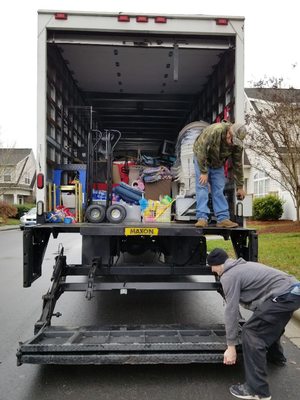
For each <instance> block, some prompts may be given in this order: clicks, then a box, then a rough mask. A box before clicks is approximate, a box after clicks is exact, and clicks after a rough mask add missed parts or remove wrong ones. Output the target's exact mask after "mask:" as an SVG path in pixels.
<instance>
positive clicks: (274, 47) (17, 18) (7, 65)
mask: <svg viewBox="0 0 300 400" xmlns="http://www.w3.org/2000/svg"><path fill="white" fill-rule="evenodd" d="M296 5H297V1H295V0H285V1H284V2H274V1H269V0H264V1H263V0H244V1H242V0H227V1H224V0H211V1H206V2H203V1H196V0H178V1H175V0H152V1H148V2H147V3H146V2H145V1H143V2H142V1H141V0H138V1H137V0H123V1H122V0H30V1H24V0H17V1H16V0H10V1H4V2H2V4H1V24H0V62H1V63H0V143H2V144H3V145H5V146H16V147H27V148H33V149H34V150H35V146H36V48H37V10H38V9H48V10H78V11H96V12H101V11H105V12H109V11H112V12H120V11H122V12H126V11H127V12H130V11H133V12H140V13H158V14H206V15H233V16H244V17H245V18H246V21H245V86H246V87H247V86H251V83H252V82H255V81H258V80H259V79H262V78H264V77H277V78H280V77H283V78H284V80H285V82H286V85H288V86H293V87H295V88H297V89H300V50H299V49H300V46H299V39H300V34H299V16H298V10H296Z"/></svg>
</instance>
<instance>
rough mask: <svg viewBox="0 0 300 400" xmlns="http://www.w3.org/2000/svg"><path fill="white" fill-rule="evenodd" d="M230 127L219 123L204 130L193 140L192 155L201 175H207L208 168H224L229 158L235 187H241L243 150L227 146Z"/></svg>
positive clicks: (242, 180) (228, 124)
mask: <svg viewBox="0 0 300 400" xmlns="http://www.w3.org/2000/svg"><path fill="white" fill-rule="evenodd" d="M230 125H231V124H230V123H228V122H220V123H216V124H212V125H209V126H208V127H207V128H205V129H204V130H203V132H202V133H201V134H200V135H199V136H198V137H197V139H196V140H195V143H194V154H195V156H196V158H197V160H198V164H199V168H200V171H201V173H202V174H207V171H208V167H210V168H220V167H222V166H224V164H225V162H226V160H227V159H228V158H231V161H232V169H233V175H234V180H235V183H236V186H237V187H242V186H243V184H244V174H243V161H242V154H243V149H242V148H240V147H238V146H232V145H228V144H227V142H226V132H227V129H228V127H229V126H230Z"/></svg>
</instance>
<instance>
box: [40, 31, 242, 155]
mask: <svg viewBox="0 0 300 400" xmlns="http://www.w3.org/2000/svg"><path fill="white" fill-rule="evenodd" d="M234 42H235V38H234V37H233V36H231V37H230V36H218V37H217V36H216V37H213V36H210V37H208V36H203V37H201V36H198V37H193V36H186V35H185V36H167V35H164V36H151V35H149V34H147V36H143V35H142V34H135V35H134V36H128V34H127V35H125V34H124V35H120V34H118V35H116V34H115V35H111V34H110V35H105V34H98V35H97V34H95V33H93V34H83V33H80V32H68V33H64V32H59V31H58V32H56V31H52V30H50V31H49V32H48V63H49V64H48V72H47V73H48V79H49V87H48V91H49V93H48V96H49V97H50V98H52V101H51V104H50V107H51V108H52V115H54V116H55V114H56V113H57V111H58V110H57V107H61V106H62V105H63V111H64V114H66V115H68V116H71V115H72V114H76V115H78V116H80V117H79V118H80V121H85V122H84V123H83V127H85V128H86V129H89V128H90V126H91V124H92V126H93V128H96V129H117V130H119V131H120V132H121V134H122V136H121V139H120V141H119V143H118V145H117V147H116V149H115V153H116V155H118V154H120V153H121V154H122V153H123V155H124V154H127V155H128V154H129V155H130V154H131V155H132V156H135V155H137V152H138V151H143V152H146V153H148V154H157V153H158V152H159V149H160V148H161V146H162V143H163V141H164V140H168V141H172V142H176V139H177V137H178V134H179V132H180V130H181V129H182V128H183V127H184V126H185V125H186V124H188V123H189V122H192V121H196V120H204V121H207V122H213V121H214V120H215V119H216V118H217V117H218V116H219V115H221V114H222V113H223V112H224V107H225V106H227V112H228V115H227V117H229V116H230V117H231V118H234V115H233V110H234V107H233V105H234V93H233V92H234V58H235V57H234V51H235V50H234V46H235V43H234ZM66 74H67V75H69V79H67V80H66V79H65V77H66ZM67 82H68V84H67V85H66V83H67ZM50 114H51V113H50ZM223 116H224V115H223ZM74 118H75V117H73V118H72V121H74ZM56 122H57V121H56ZM50 123H51V121H50ZM69 129H70V128H69ZM52 130H53V129H52ZM50 136H51V129H50ZM53 136H54V135H53V134H52V145H53V146H54V147H55V148H57V146H55V143H53V139H55V138H54V137H53ZM56 136H57V133H56ZM56 139H57V137H56ZM84 141H85V138H84V137H82V138H80V135H79V137H78V143H79V144H80V145H81V144H82V142H84ZM75 142H76V141H75ZM50 146H51V143H50ZM79 147H80V146H79ZM70 151H71V153H70ZM72 152H73V154H72ZM76 154H77V153H76V148H74V144H73V146H72V149H70V148H68V146H67V145H65V146H63V148H62V154H61V156H62V157H63V156H65V157H68V158H69V157H70V156H72V155H73V156H74V155H76ZM71 161H72V160H71ZM73 162H74V160H73Z"/></svg>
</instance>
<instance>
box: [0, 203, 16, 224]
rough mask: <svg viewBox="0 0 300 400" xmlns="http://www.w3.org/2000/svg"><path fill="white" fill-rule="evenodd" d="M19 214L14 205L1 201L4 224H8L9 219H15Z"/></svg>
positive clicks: (0, 214) (0, 210)
mask: <svg viewBox="0 0 300 400" xmlns="http://www.w3.org/2000/svg"><path fill="white" fill-rule="evenodd" d="M17 212H18V210H17V208H16V207H15V206H14V205H12V204H8V203H6V202H5V201H0V218H1V221H2V222H3V224H6V222H7V219H8V218H9V217H15V216H16V215H17Z"/></svg>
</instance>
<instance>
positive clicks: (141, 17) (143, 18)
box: [136, 15, 148, 22]
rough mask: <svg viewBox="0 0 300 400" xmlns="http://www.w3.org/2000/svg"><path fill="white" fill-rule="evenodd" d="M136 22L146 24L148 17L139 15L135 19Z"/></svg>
mask: <svg viewBox="0 0 300 400" xmlns="http://www.w3.org/2000/svg"><path fill="white" fill-rule="evenodd" d="M136 22H148V17H145V16H144V15H139V16H138V17H136Z"/></svg>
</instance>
